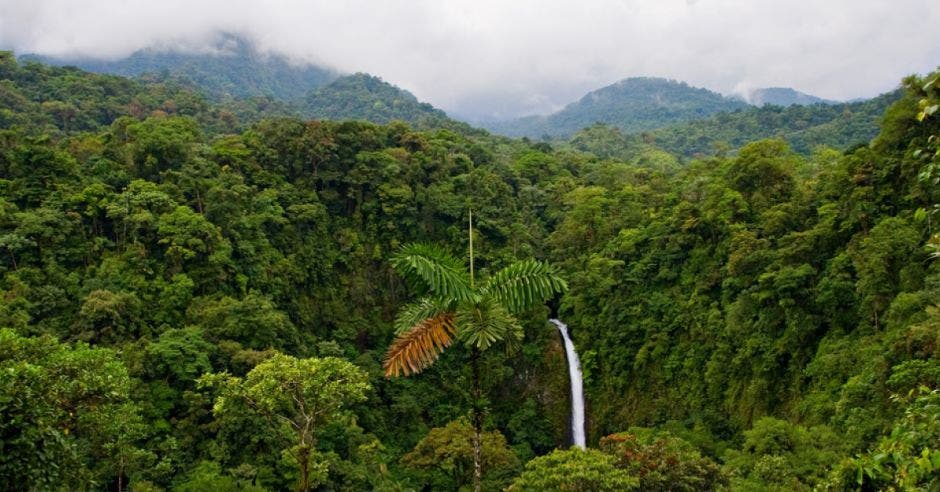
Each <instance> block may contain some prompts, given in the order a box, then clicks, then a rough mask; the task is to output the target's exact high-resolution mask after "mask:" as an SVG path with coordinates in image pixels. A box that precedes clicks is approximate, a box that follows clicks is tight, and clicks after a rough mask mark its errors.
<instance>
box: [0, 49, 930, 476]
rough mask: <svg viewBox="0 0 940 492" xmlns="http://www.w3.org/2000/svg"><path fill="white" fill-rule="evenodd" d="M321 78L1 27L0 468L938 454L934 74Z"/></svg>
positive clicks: (40, 472) (515, 466)
mask: <svg viewBox="0 0 940 492" xmlns="http://www.w3.org/2000/svg"><path fill="white" fill-rule="evenodd" d="M214 70H223V69H218V68H216V69H214ZM316 75H317V77H321V78H324V77H327V75H323V74H321V73H319V72H317V74H316ZM329 76H330V77H333V78H335V77H339V76H338V75H329ZM317 80H318V82H317V83H321V84H327V83H328V82H327V81H319V79H317ZM338 82H339V85H336V84H337V82H332V85H323V86H322V87H320V88H318V89H315V91H314V92H311V93H310V95H309V96H308V97H307V98H306V99H303V100H302V101H301V102H299V103H296V104H294V103H288V102H284V101H281V100H277V99H276V98H271V97H266V96H259V95H251V94H249V95H247V96H244V97H243V96H242V95H240V96H238V97H234V96H231V97H214V96H212V94H213V93H212V92H211V91H206V90H203V89H200V87H199V86H198V84H194V83H192V81H189V80H185V79H181V78H179V77H175V76H173V75H172V74H168V73H166V72H164V73H163V74H162V76H161V75H157V76H147V77H135V78H125V77H122V76H117V75H107V74H99V73H92V72H87V71H84V70H81V69H78V68H75V67H57V66H53V65H50V64H46V63H45V62H41V61H35V60H25V59H17V57H16V56H14V54H13V53H12V52H3V53H2V54H0V490H116V491H121V490H134V491H162V490H167V491H170V490H172V491H203V490H218V491H262V490H301V491H307V490H350V491H352V490H381V491H406V490H416V491H417V490H512V491H529V490H566V491H602V490H617V491H619V490H654V491H697V490H780V491H784V490H786V491H792V490H834V491H835V490H866V491H867V490H937V489H938V487H940V304H938V299H940V260H938V259H937V257H938V256H940V231H938V226H937V223H938V221H940V215H938V214H937V211H938V210H940V184H938V183H940V111H938V107H940V72H933V73H926V74H922V75H919V76H910V77H907V78H905V79H903V81H899V86H898V87H899V88H898V89H897V90H896V91H894V92H892V93H889V94H886V95H885V96H883V97H880V98H876V99H872V100H870V101H866V102H862V103H846V104H844V105H841V106H827V105H823V104H822V103H818V104H817V105H810V106H790V107H789V108H782V107H768V106H765V107H763V108H752V109H748V108H746V107H744V106H746V105H745V104H744V103H743V102H729V101H723V100H721V99H720V98H719V97H718V96H713V95H709V96H707V97H708V98H710V99H708V101H709V102H708V104H709V105H717V106H720V105H723V104H724V105H727V108H725V109H722V108H718V107H717V106H716V107H715V108H714V111H719V113H714V114H713V112H714V111H713V110H712V109H709V114H707V115H703V116H702V119H700V120H696V121H692V122H690V121H689V120H688V114H689V112H688V111H686V110H685V109H683V111H684V112H682V113H681V115H682V117H681V119H676V120H670V121H667V122H664V123H662V122H659V120H658V119H657V120H656V121H657V122H658V123H657V125H658V126H656V127H655V128H657V129H652V130H650V128H652V127H651V126H649V124H647V123H643V124H642V125H640V126H641V128H640V129H639V130H636V129H631V128H625V127H624V126H623V125H618V124H617V123H609V124H593V125H591V124H589V123H588V124H584V125H583V126H584V127H585V128H583V129H573V130H575V132H574V133H573V134H571V135H564V136H556V135H551V136H547V138H545V139H539V138H525V137H523V138H510V137H506V136H500V135H498V134H496V133H490V132H488V131H486V130H481V129H477V128H475V127H473V126H471V125H469V124H466V123H461V122H458V121H455V120H452V119H449V118H448V117H447V116H446V115H445V114H444V112H442V111H439V110H436V109H435V108H433V107H431V106H430V105H426V104H419V103H418V102H417V101H416V100H415V99H414V97H413V96H411V95H410V94H408V93H404V95H402V94H401V93H397V92H394V91H391V89H390V88H391V86H389V85H387V84H385V83H384V82H383V81H382V80H381V79H377V78H370V77H368V76H365V75H362V74H357V75H354V76H350V78H347V79H343V78H340V79H339V80H338ZM641 82H642V84H644V87H645V86H647V85H650V84H652V85H655V84H659V83H660V82H656V81H655V80H653V79H649V80H647V79H644V80H643V81H641ZM294 83H300V82H294ZM639 83H640V82H637V84H639ZM670 84H672V83H670ZM668 87H669V90H670V91H679V92H681V91H683V90H687V89H688V88H685V89H684V88H683V87H682V86H679V85H676V84H673V85H668ZM376 90H380V91H382V92H380V93H377V92H375V91H376ZM396 90H397V89H396ZM700 91H701V90H700ZM706 92H707V91H706ZM337 94H338V95H337ZM376 94H379V95H378V96H376ZM375 97H379V98H380V99H370V98H375ZM702 97H705V96H702ZM595 102H596V100H595ZM631 104H633V103H631ZM631 107H632V106H631ZM711 107H712V106H709V108H711ZM356 108H364V109H362V111H366V112H365V113H363V112H362V111H359V112H357V111H358V110H357V109H356ZM305 111H307V112H306V113H305ZM721 111H725V112H721ZM373 114H374V115H377V116H375V118H372V117H370V115H373ZM653 116H655V118H665V117H666V115H665V114H664V113H659V114H654V115H653ZM651 117H652V116H651ZM579 118H580V116H579ZM369 119H373V120H375V121H378V122H379V123H374V122H369V121H366V120H369ZM567 121H573V120H566V122H567ZM577 121H579V122H580V121H581V120H577ZM778 121H782V123H777V122H778ZM794 121H802V122H803V123H798V124H793V122H794ZM546 122H550V120H545V121H543V122H541V123H540V124H548V123H546ZM808 122H809V123H808ZM659 123H662V124H659ZM566 124H567V123H566ZM579 124H580V123H579ZM669 125H672V126H669ZM762 125H763V126H762ZM788 125H790V126H788ZM794 125H795V126H794ZM631 132H632V133H631ZM797 133H798V135H797ZM690 135H691V136H692V137H689V136H690ZM794 135H797V136H796V137H794ZM548 137H551V138H548ZM693 137H694V139H693V140H689V138H693ZM791 137H792V138H791ZM684 139H685V140H684ZM550 319H556V320H557V321H555V322H554V323H555V324H552V323H550V322H549V320H550ZM563 326H566V328H567V331H565V330H561V331H560V328H561V327H563ZM561 335H563V336H564V338H562V336H561ZM569 336H570V341H571V342H573V345H572V347H571V349H570V350H573V349H574V348H576V350H577V353H576V355H575V357H577V358H579V359H580V371H578V373H577V379H579V380H580V381H578V384H579V386H578V388H580V384H581V383H583V395H584V405H583V416H582V419H583V421H584V435H583V436H581V438H583V439H584V440H585V445H584V446H583V447H582V446H579V445H572V444H573V443H576V442H577V441H575V440H574V438H575V437H576V436H574V435H573V434H577V431H576V430H574V431H573V429H572V402H571V399H572V388H573V386H574V385H573V384H572V380H571V379H570V377H574V376H575V372H574V371H573V370H572V371H569V360H570V359H572V358H573V357H572V355H571V354H568V355H566V346H565V341H566V340H567V339H568V337H569Z"/></svg>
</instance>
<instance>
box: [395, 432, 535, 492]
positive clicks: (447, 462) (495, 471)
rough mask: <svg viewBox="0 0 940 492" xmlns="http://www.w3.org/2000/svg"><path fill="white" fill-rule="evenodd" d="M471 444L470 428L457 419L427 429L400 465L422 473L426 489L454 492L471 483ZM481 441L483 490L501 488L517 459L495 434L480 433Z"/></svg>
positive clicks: (503, 438) (503, 439)
mask: <svg viewBox="0 0 940 492" xmlns="http://www.w3.org/2000/svg"><path fill="white" fill-rule="evenodd" d="M472 441H473V426H471V425H470V422H469V421H468V420H467V419H465V418H464V419H458V420H455V421H453V422H450V423H448V424H447V425H445V426H444V427H437V428H434V429H431V430H430V431H429V432H428V434H427V435H426V436H424V438H422V439H421V440H420V441H418V444H417V445H415V448H414V449H413V450H411V452H409V453H408V454H406V455H404V456H402V458H401V462H402V464H403V465H405V466H406V467H408V468H412V469H415V470H420V471H422V473H420V476H421V479H422V481H424V483H425V484H426V485H427V486H430V487H432V488H433V489H450V490H456V489H459V488H461V487H463V486H467V485H469V484H470V483H471V477H472V475H473V442H472ZM482 442H483V469H484V470H485V473H484V477H483V478H484V484H483V487H484V489H486V490H490V489H498V488H502V487H504V486H505V485H507V482H508V479H509V478H511V477H512V476H513V475H515V473H516V472H517V471H518V468H519V458H517V457H516V454H515V453H514V452H513V451H512V450H511V449H510V448H509V447H508V446H507V445H506V438H505V437H503V435H502V434H501V433H500V432H499V431H486V432H484V433H483V436H482Z"/></svg>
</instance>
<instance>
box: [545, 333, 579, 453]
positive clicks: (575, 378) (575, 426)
mask: <svg viewBox="0 0 940 492" xmlns="http://www.w3.org/2000/svg"><path fill="white" fill-rule="evenodd" d="M549 321H550V322H551V323H552V324H553V325H555V326H556V327H558V331H559V332H561V337H562V338H564V339H565V354H566V355H567V359H568V376H569V377H570V378H571V440H572V441H574V442H573V444H574V445H575V446H577V447H579V448H581V449H584V446H585V439H584V388H583V387H582V385H581V360H580V359H578V353H577V352H575V350H574V343H573V342H572V341H571V338H569V337H568V325H566V324H564V323H562V322H561V321H559V320H557V319H550V320H549Z"/></svg>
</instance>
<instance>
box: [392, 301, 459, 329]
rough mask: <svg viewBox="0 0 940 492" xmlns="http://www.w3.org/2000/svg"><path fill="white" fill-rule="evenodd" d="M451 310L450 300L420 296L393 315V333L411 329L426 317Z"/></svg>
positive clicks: (432, 316)
mask: <svg viewBox="0 0 940 492" xmlns="http://www.w3.org/2000/svg"><path fill="white" fill-rule="evenodd" d="M452 311H453V303H452V302H447V301H443V300H440V299H435V298H432V297H422V298H421V299H418V300H417V301H415V302H413V303H411V304H408V305H406V306H405V307H403V308H401V311H399V312H398V316H396V317H395V325H394V326H395V335H401V334H402V333H405V332H406V331H408V330H411V329H412V328H414V327H415V326H417V325H418V324H420V323H421V322H423V321H424V320H426V319H430V318H434V317H437V316H439V315H441V314H443V313H446V312H452Z"/></svg>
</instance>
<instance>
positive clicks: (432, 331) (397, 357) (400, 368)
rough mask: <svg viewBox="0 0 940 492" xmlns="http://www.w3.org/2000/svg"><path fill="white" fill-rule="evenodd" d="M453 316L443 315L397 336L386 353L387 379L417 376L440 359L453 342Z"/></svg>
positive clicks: (449, 314)
mask: <svg viewBox="0 0 940 492" xmlns="http://www.w3.org/2000/svg"><path fill="white" fill-rule="evenodd" d="M455 332H456V330H455V329H454V315H453V313H450V312H447V313H440V314H438V315H437V316H434V317H431V318H427V319H424V320H422V321H421V322H419V323H418V324H416V325H414V327H412V328H411V329H410V330H408V331H406V332H404V333H402V334H401V335H398V337H396V338H395V341H394V342H392V345H391V346H390V347H389V348H388V352H387V353H386V354H385V363H384V364H383V365H382V367H383V368H384V369H385V377H397V376H401V375H404V376H409V375H411V374H416V373H419V372H421V371H423V370H424V369H426V368H427V367H428V366H430V365H431V364H433V363H434V361H435V360H437V358H438V356H440V355H441V352H443V351H444V349H445V348H447V347H448V346H449V345H450V344H451V343H452V342H453V341H454V334H455Z"/></svg>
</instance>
